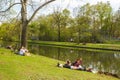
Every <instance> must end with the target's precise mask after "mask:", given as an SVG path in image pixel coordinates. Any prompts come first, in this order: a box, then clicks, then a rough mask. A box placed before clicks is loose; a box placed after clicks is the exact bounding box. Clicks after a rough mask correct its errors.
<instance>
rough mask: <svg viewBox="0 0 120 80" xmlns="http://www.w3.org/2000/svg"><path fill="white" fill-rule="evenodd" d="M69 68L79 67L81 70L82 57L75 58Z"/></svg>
mask: <svg viewBox="0 0 120 80" xmlns="http://www.w3.org/2000/svg"><path fill="white" fill-rule="evenodd" d="M71 69H80V70H83V69H84V68H83V67H82V58H79V59H77V60H76V61H75V62H73V63H72V65H71Z"/></svg>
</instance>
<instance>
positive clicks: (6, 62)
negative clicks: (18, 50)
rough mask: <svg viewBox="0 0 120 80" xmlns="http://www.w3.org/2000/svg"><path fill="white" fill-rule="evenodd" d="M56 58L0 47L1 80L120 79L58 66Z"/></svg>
mask: <svg viewBox="0 0 120 80" xmlns="http://www.w3.org/2000/svg"><path fill="white" fill-rule="evenodd" d="M57 62H60V63H64V62H62V61H58V60H55V59H51V58H47V57H43V56H37V55H32V56H19V55H15V54H14V53H13V52H11V51H10V50H7V49H3V48H2V49H1V48H0V80H118V79H117V78H114V77H111V76H106V75H101V74H93V73H90V72H85V71H79V70H71V69H66V68H58V67H56V64H57Z"/></svg>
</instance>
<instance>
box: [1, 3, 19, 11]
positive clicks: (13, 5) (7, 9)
mask: <svg viewBox="0 0 120 80" xmlns="http://www.w3.org/2000/svg"><path fill="white" fill-rule="evenodd" d="M17 4H21V3H14V4H12V5H11V6H9V7H8V8H7V9H6V10H4V11H0V13H3V12H6V11H8V10H9V9H10V8H11V7H13V6H14V5H17Z"/></svg>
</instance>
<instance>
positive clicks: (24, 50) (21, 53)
mask: <svg viewBox="0 0 120 80" xmlns="http://www.w3.org/2000/svg"><path fill="white" fill-rule="evenodd" d="M26 52H28V50H27V49H26V48H25V47H23V46H22V47H21V49H20V51H19V54H20V55H22V56H23V55H25V53H26Z"/></svg>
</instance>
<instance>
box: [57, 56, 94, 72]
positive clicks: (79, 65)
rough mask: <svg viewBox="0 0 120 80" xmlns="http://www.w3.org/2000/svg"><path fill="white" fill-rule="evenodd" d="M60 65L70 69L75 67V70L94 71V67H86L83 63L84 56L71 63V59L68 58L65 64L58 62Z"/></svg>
mask: <svg viewBox="0 0 120 80" xmlns="http://www.w3.org/2000/svg"><path fill="white" fill-rule="evenodd" d="M57 66H58V67H64V68H69V69H75V70H83V71H88V72H93V69H92V68H86V67H84V66H83V65H82V58H79V59H77V60H76V61H74V62H73V63H71V61H70V60H67V61H66V63H65V64H60V63H58V64H57Z"/></svg>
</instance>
